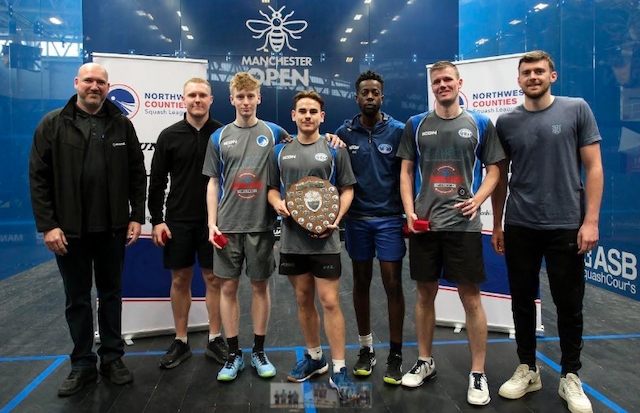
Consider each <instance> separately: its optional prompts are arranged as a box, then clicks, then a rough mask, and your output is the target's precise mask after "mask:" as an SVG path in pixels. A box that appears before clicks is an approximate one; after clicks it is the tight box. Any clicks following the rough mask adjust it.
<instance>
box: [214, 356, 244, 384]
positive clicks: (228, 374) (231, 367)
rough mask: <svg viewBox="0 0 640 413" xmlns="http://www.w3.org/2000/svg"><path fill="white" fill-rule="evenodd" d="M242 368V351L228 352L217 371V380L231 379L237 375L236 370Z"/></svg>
mask: <svg viewBox="0 0 640 413" xmlns="http://www.w3.org/2000/svg"><path fill="white" fill-rule="evenodd" d="M242 370H244V360H243V359H242V351H239V352H237V353H229V356H228V357H227V361H226V362H225V363H224V367H223V368H222V369H220V371H219V372H218V381H231V380H234V379H235V378H236V377H237V376H238V372H239V371H242Z"/></svg>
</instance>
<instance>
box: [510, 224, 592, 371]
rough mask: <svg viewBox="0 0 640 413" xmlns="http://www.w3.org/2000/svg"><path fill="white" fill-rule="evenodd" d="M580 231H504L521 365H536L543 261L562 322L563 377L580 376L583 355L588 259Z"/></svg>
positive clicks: (520, 229) (559, 325) (516, 227)
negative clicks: (580, 250)
mask: <svg viewBox="0 0 640 413" xmlns="http://www.w3.org/2000/svg"><path fill="white" fill-rule="evenodd" d="M577 236H578V230H577V229H576V230H536V229H531V228H525V227H520V226H516V225H505V231H504V243H505V258H506V262H507V273H508V277H509V287H510V289H511V300H512V301H511V308H512V310H513V321H514V323H515V327H516V342H517V344H518V357H519V358H520V363H522V364H528V365H533V364H534V363H535V360H536V308H535V299H536V296H537V295H538V291H539V287H540V278H539V277H540V276H539V273H540V266H541V264H542V258H543V257H544V259H545V263H546V267H547V275H548V277H549V287H550V289H551V296H552V298H553V302H554V304H555V305H556V312H557V316H558V335H559V336H560V350H561V351H562V359H561V361H560V365H561V366H562V374H567V373H576V372H577V371H578V370H579V369H580V367H582V364H581V363H580V351H581V350H582V326H583V323H582V299H583V297H584V287H585V281H584V255H578V254H577V252H578V246H577Z"/></svg>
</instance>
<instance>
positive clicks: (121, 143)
mask: <svg viewBox="0 0 640 413" xmlns="http://www.w3.org/2000/svg"><path fill="white" fill-rule="evenodd" d="M76 101H77V95H74V96H73V97H72V98H71V99H69V102H67V104H66V105H65V106H64V107H63V108H59V109H56V110H54V111H52V112H49V113H48V114H47V115H45V117H44V118H43V119H42V120H41V121H40V124H39V125H38V127H37V128H36V131H35V133H34V135H33V145H32V146H31V154H30V157H29V181H30V186H31V204H32V206H33V214H34V217H35V221H36V227H37V229H38V232H44V231H48V230H51V229H53V228H56V227H60V228H61V229H62V231H64V233H65V236H67V237H71V238H78V237H80V236H81V234H82V232H83V228H82V212H83V211H82V199H81V196H82V190H81V184H82V168H83V159H84V155H85V146H86V144H87V140H86V138H85V137H84V135H83V133H82V132H81V130H80V128H79V127H78V126H77V125H76V122H75V119H76ZM104 107H105V110H106V113H107V120H106V128H105V131H104V152H105V157H106V163H107V174H108V177H107V179H108V188H109V210H110V212H111V223H112V226H113V229H114V230H115V229H121V228H126V227H127V226H128V224H129V222H130V221H136V222H139V223H141V224H143V223H144V214H145V211H144V200H145V193H146V172H145V167H144V156H143V154H142V150H141V148H140V142H139V141H138V137H137V135H136V131H135V129H134V128H133V124H132V123H131V121H129V119H127V117H126V116H124V115H123V114H122V112H121V111H120V109H118V107H117V106H116V105H114V104H113V103H111V102H109V101H108V100H105V101H104Z"/></svg>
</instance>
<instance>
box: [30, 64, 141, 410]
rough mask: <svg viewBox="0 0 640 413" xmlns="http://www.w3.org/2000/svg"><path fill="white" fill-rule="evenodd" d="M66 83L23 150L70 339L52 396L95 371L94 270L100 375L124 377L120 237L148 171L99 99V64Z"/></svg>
mask: <svg viewBox="0 0 640 413" xmlns="http://www.w3.org/2000/svg"><path fill="white" fill-rule="evenodd" d="M74 86H75V89H76V91H77V94H76V95H74V96H73V97H71V99H69V102H68V103H67V104H66V105H65V106H64V107H63V108H60V109H56V110H54V111H52V112H50V113H48V114H47V115H45V117H44V118H43V119H42V121H41V122H40V124H39V125H38V127H37V128H36V131H35V133H34V136H33V146H32V147H31V155H30V158H29V180H30V186H31V203H32V206H33V215H34V218H35V221H36V227H37V229H38V231H39V232H42V233H43V235H44V243H45V245H46V246H47V248H48V249H49V250H51V251H52V252H53V253H55V254H56V255H55V257H56V261H57V264H58V269H59V270H60V274H61V275H62V280H63V282H64V292H65V296H66V309H65V316H66V319H67V323H68V324H69V333H70V334H71V339H72V340H73V344H74V347H73V351H72V353H71V356H70V357H71V373H70V374H69V376H68V377H67V378H66V379H65V381H64V382H63V383H62V385H61V386H60V387H59V388H58V396H60V397H65V396H70V395H72V394H75V393H77V392H79V391H80V390H82V388H83V387H85V386H87V385H90V384H92V383H94V382H95V381H96V378H97V376H98V371H97V369H96V362H97V361H98V357H97V355H96V353H94V352H93V342H94V329H93V311H92V298H91V288H92V281H93V277H94V276H95V282H96V289H97V290H98V297H99V298H100V306H99V307H98V327H99V331H100V347H99V348H98V355H99V356H100V374H102V375H103V376H105V377H106V378H107V379H108V380H109V381H111V382H112V383H114V384H126V383H130V382H132V381H133V375H132V374H131V372H130V371H129V369H128V368H127V367H126V366H125V365H124V363H123V362H122V356H123V355H124V341H123V340H122V337H121V333H122V331H121V330H122V322H121V320H122V265H123V263H124V251H125V245H126V246H127V247H128V246H130V245H132V244H133V243H135V242H136V241H137V240H138V237H139V236H140V231H141V224H142V223H143V222H144V196H145V189H146V179H147V178H146V172H145V169H144V157H143V155H142V150H141V149H140V142H139V141H138V137H137V136H136V132H135V130H134V128H133V125H132V124H131V121H129V119H127V117H126V116H124V115H123V114H122V112H121V111H120V109H118V107H117V106H116V105H114V104H113V103H111V102H110V101H108V100H106V98H107V93H108V92H109V75H108V74H107V71H106V70H105V69H104V67H102V66H100V65H99V64H96V63H87V64H85V65H83V66H81V67H80V69H79V70H78V76H77V77H76V78H75V81H74ZM127 239H128V242H127Z"/></svg>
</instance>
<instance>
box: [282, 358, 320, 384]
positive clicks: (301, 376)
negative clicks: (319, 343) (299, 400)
mask: <svg viewBox="0 0 640 413" xmlns="http://www.w3.org/2000/svg"><path fill="white" fill-rule="evenodd" d="M327 370H329V365H328V364H327V360H326V359H325V358H324V354H323V355H322V357H321V358H320V360H314V359H312V358H311V356H310V355H309V353H305V354H304V358H303V359H300V360H298V361H297V362H296V365H295V366H293V368H292V369H291V373H289V376H287V380H289V381H293V382H296V383H301V382H303V381H305V380H308V379H309V377H311V376H313V375H315V374H324V373H326V372H327Z"/></svg>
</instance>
